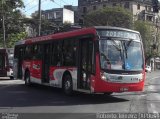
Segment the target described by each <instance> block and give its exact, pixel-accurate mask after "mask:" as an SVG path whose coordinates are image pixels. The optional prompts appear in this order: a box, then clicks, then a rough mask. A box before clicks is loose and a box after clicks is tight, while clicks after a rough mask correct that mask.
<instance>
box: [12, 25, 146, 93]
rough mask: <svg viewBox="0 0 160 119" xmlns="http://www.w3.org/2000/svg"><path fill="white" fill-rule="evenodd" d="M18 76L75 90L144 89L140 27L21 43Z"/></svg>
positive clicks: (92, 30) (71, 33)
mask: <svg viewBox="0 0 160 119" xmlns="http://www.w3.org/2000/svg"><path fill="white" fill-rule="evenodd" d="M14 58H15V62H16V63H15V64H14V65H15V69H14V72H15V76H17V78H19V79H23V80H24V81H25V84H26V85H30V84H31V83H38V84H42V85H48V86H53V87H59V88H63V89H64V92H65V93H66V94H71V93H72V92H73V91H81V92H89V93H106V94H111V93H113V92H124V91H142V90H143V88H144V81H145V62H144V51H143V44H142V39H141V36H140V34H139V32H137V31H133V30H130V29H124V28H119V27H108V26H95V27H92V28H83V29H79V30H75V31H69V32H63V33H57V34H51V35H47V36H41V37H35V38H29V39H26V40H22V41H19V42H17V43H16V45H15V56H14Z"/></svg>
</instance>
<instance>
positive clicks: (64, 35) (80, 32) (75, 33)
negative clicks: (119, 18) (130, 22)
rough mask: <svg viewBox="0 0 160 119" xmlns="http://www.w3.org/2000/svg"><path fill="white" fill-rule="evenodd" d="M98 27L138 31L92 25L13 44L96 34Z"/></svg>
mask: <svg viewBox="0 0 160 119" xmlns="http://www.w3.org/2000/svg"><path fill="white" fill-rule="evenodd" d="M98 29H99V30H100V29H112V30H124V31H130V32H134V33H139V32H138V31H134V30H130V29H126V28H120V27H111V26H94V27H90V28H82V29H78V30H74V31H69V32H62V33H56V34H50V35H46V36H39V37H34V38H28V39H25V40H21V41H18V42H17V43H16V44H15V45H22V44H31V43H35V42H41V41H47V40H56V39H65V38H70V37H76V36H81V35H86V34H96V30H98Z"/></svg>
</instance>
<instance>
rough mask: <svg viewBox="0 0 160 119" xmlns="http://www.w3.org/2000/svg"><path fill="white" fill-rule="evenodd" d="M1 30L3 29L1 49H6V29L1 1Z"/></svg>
mask: <svg viewBox="0 0 160 119" xmlns="http://www.w3.org/2000/svg"><path fill="white" fill-rule="evenodd" d="M2 28H3V47H4V48H6V28H5V13H4V1H3V0H2Z"/></svg>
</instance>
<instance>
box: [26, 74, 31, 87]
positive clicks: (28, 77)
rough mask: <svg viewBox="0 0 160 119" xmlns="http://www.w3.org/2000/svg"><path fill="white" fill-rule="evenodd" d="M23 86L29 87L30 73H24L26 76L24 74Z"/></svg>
mask: <svg viewBox="0 0 160 119" xmlns="http://www.w3.org/2000/svg"><path fill="white" fill-rule="evenodd" d="M25 85H26V86H30V85H31V81H30V73H29V72H26V74H25Z"/></svg>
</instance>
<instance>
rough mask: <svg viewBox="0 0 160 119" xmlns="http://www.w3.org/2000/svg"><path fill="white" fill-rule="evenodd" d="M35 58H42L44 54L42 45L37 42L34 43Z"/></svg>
mask: <svg viewBox="0 0 160 119" xmlns="http://www.w3.org/2000/svg"><path fill="white" fill-rule="evenodd" d="M32 52H33V59H40V58H41V56H42V54H41V53H42V52H41V45H39V44H36V45H33V51H32Z"/></svg>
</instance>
